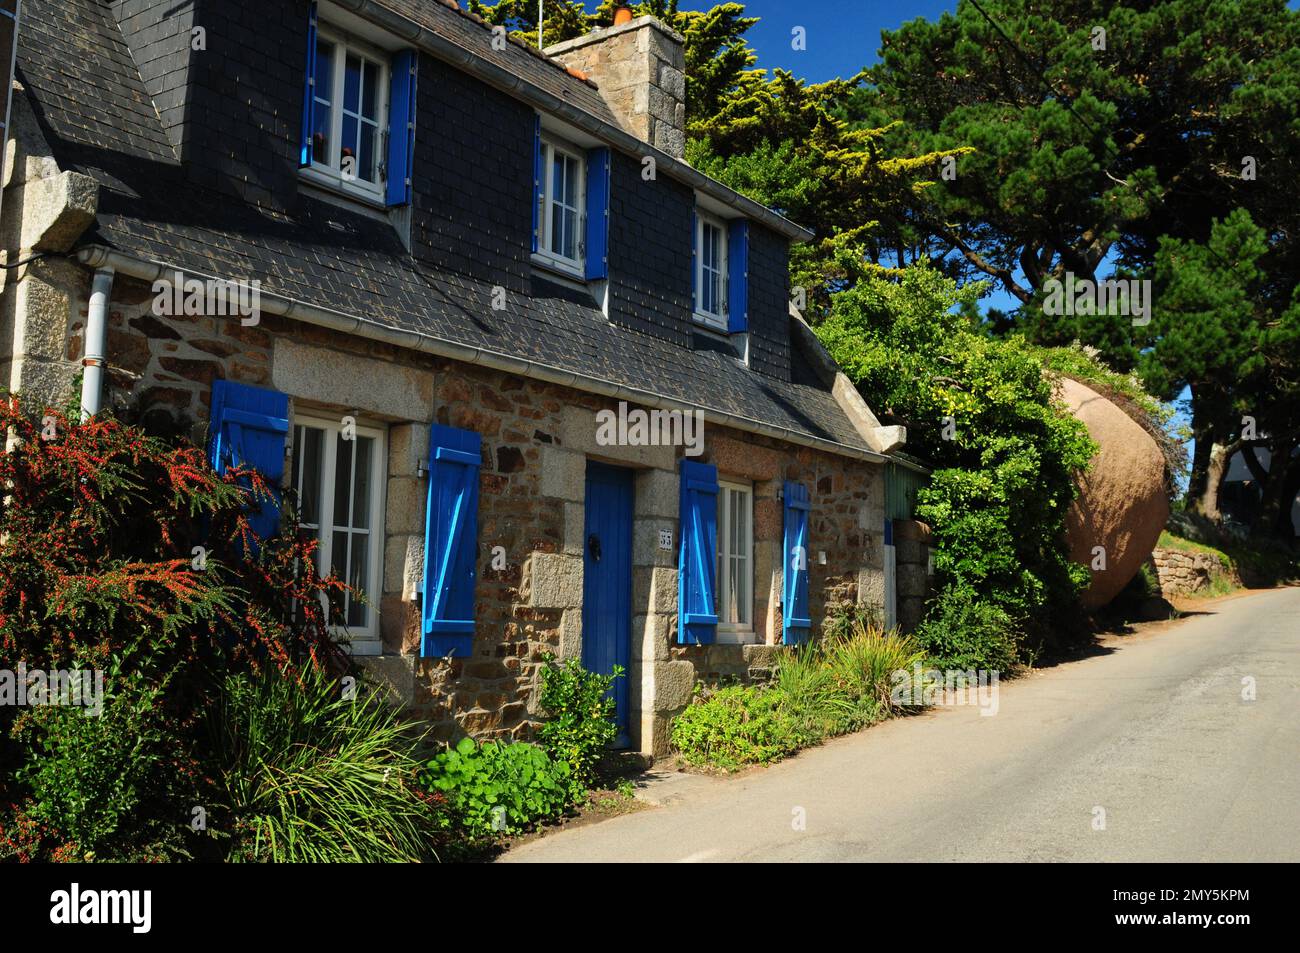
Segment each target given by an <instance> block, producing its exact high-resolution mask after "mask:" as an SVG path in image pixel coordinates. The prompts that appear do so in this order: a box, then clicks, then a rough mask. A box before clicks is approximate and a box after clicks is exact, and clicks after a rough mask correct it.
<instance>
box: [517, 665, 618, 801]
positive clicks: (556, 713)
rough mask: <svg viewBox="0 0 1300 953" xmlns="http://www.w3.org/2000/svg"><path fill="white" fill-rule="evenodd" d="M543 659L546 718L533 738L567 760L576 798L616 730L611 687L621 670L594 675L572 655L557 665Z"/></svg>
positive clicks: (591, 780)
mask: <svg viewBox="0 0 1300 953" xmlns="http://www.w3.org/2000/svg"><path fill="white" fill-rule="evenodd" d="M544 662H545V664H544V666H543V668H542V691H541V698H540V703H541V707H542V710H543V711H544V712H545V713H546V715H547V720H546V721H545V722H543V723H542V726H541V727H540V728H539V729H538V730H537V738H538V741H540V742H541V744H542V747H543V748H545V749H546V752H547V753H548V754H549V755H550V756H551V757H552V758H554V759H555V760H557V761H563V762H565V763H566V764H568V766H569V770H570V779H571V782H572V784H573V785H574V797H575V799H577V798H579V797H581V796H582V794H583V793H585V790H586V788H587V787H590V786H591V785H592V784H594V783H595V781H596V764H597V762H598V760H599V759H600V756H601V755H602V754H603V753H604V751H605V749H606V748H608V747H609V746H610V744H612V743H613V741H614V739H615V738H616V737H617V735H618V725H617V723H616V721H615V705H614V698H613V694H612V690H613V687H614V680H615V679H618V678H623V677H624V672H623V668H622V666H618V665H616V666H615V667H614V673H613V674H612V675H598V674H596V673H595V672H589V671H587V670H586V669H585V668H583V667H582V666H581V665H580V664H579V663H578V662H577V661H576V660H575V659H568V660H566V661H565V662H564V664H562V665H560V664H557V663H556V661H555V659H554V658H552V657H551V656H547V657H546V659H545V660H544Z"/></svg>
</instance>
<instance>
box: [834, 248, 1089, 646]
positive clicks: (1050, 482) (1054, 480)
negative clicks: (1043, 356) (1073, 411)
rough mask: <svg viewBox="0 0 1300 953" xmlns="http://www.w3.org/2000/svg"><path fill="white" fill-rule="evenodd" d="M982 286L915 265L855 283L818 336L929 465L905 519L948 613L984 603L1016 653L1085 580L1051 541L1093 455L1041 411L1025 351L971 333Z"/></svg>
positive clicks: (1035, 370)
mask: <svg viewBox="0 0 1300 953" xmlns="http://www.w3.org/2000/svg"><path fill="white" fill-rule="evenodd" d="M981 290H982V289H981V288H980V286H979V285H967V286H965V287H959V286H958V285H957V283H956V282H955V281H954V280H953V279H951V278H949V277H946V276H944V275H942V274H940V273H939V272H937V271H936V270H934V269H931V268H928V267H925V266H924V265H918V266H913V267H911V268H908V269H907V270H906V271H905V273H904V274H903V276H902V278H901V280H891V279H889V278H885V277H874V278H866V279H864V280H862V281H860V282H858V283H857V285H856V286H855V287H854V288H852V289H851V290H849V291H845V292H843V293H841V294H838V295H836V296H835V299H834V304H833V307H832V311H831V314H830V315H829V317H828V318H827V319H826V321H825V322H824V323H823V324H822V326H821V327H820V328H819V329H818V334H819V336H820V337H821V339H822V341H823V343H825V345H826V347H827V349H828V350H829V351H830V353H831V355H832V356H833V357H834V358H835V359H836V361H837V362H838V363H839V365H840V367H842V368H843V369H844V372H845V374H847V375H848V376H849V378H850V379H851V380H852V381H854V383H855V384H857V386H858V388H859V390H861V391H862V393H864V394H867V395H869V396H870V398H871V401H872V405H873V407H874V408H875V410H876V411H877V413H880V414H883V415H885V416H887V417H888V418H890V419H893V420H896V421H898V422H900V423H903V424H905V425H906V426H907V428H908V444H909V446H910V447H913V448H915V450H916V452H918V453H920V454H921V455H923V456H924V457H925V458H926V459H927V460H929V461H930V462H931V463H932V465H933V467H934V474H933V477H932V479H931V482H930V484H929V485H928V486H927V487H925V488H923V489H922V490H921V492H920V494H919V496H918V507H917V515H918V516H919V517H920V518H921V519H923V520H925V521H926V522H927V523H929V524H930V525H931V526H932V527H934V534H935V540H936V546H935V571H936V573H937V574H938V580H939V586H940V589H941V590H942V591H943V592H944V593H945V594H946V595H947V596H948V604H952V605H957V606H963V605H965V604H968V603H970V602H973V601H982V602H986V603H987V604H988V605H990V606H992V607H994V608H996V609H997V610H1000V612H1001V613H1005V615H1006V617H1007V618H1008V619H1009V620H1010V621H1011V624H1012V625H1013V626H1014V627H1016V629H1017V630H1018V631H1019V633H1020V635H1021V638H1022V640H1023V641H1022V646H1027V645H1029V644H1030V642H1029V640H1030V639H1032V638H1033V637H1035V636H1037V635H1038V634H1039V633H1040V632H1041V631H1042V630H1043V629H1044V628H1045V624H1046V623H1047V622H1048V621H1050V620H1051V619H1052V617H1053V615H1054V614H1055V615H1056V616H1057V617H1058V618H1059V616H1060V610H1062V609H1063V608H1065V607H1069V606H1071V605H1072V604H1073V602H1074V599H1075V597H1076V596H1077V593H1078V591H1079V587H1080V586H1081V585H1083V584H1084V583H1086V581H1087V570H1086V569H1085V568H1084V567H1082V566H1079V565H1077V564H1074V563H1071V562H1070V561H1069V560H1068V559H1067V558H1066V555H1065V552H1064V548H1063V546H1062V532H1063V525H1064V517H1065V512H1066V509H1067V507H1068V506H1069V504H1070V502H1071V500H1073V499H1074V495H1075V492H1076V489H1075V483H1074V478H1075V476H1076V475H1077V474H1078V473H1079V472H1080V470H1082V469H1083V468H1084V467H1085V466H1086V465H1087V463H1088V460H1089V458H1090V457H1091V456H1092V454H1093V453H1094V452H1095V449H1096V445H1095V444H1094V443H1093V442H1092V441H1091V440H1090V439H1089V437H1088V434H1087V431H1086V429H1085V428H1084V426H1083V425H1082V424H1081V423H1080V422H1079V421H1077V420H1076V419H1075V418H1074V417H1072V416H1070V415H1069V414H1068V413H1066V412H1064V411H1063V410H1062V409H1061V408H1060V407H1059V406H1058V405H1057V404H1056V402H1055V401H1054V399H1053V385H1052V381H1051V379H1050V378H1049V377H1047V376H1045V375H1044V374H1043V365H1042V363H1041V361H1040V359H1039V357H1038V356H1037V355H1036V354H1035V353H1034V350H1033V349H1032V348H1031V347H1030V346H1029V345H1027V344H1026V343H1025V342H1024V341H1023V340H1022V339H1020V338H1016V337H1013V338H1008V339H998V338H993V337H990V336H989V335H987V334H986V333H984V331H983V330H982V328H981V327H980V325H979V322H978V319H977V318H976V317H975V314H974V305H975V301H976V299H977V297H978V295H979V293H980V291H981Z"/></svg>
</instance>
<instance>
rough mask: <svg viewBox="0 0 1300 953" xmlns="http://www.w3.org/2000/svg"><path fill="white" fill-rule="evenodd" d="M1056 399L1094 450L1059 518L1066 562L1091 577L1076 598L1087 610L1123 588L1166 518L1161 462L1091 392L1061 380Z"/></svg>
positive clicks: (1152, 445)
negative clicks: (1066, 547)
mask: <svg viewBox="0 0 1300 953" xmlns="http://www.w3.org/2000/svg"><path fill="white" fill-rule="evenodd" d="M1061 397H1062V399H1063V400H1064V402H1065V404H1066V406H1067V407H1069V409H1070V412H1071V413H1073V414H1074V416H1075V417H1077V418H1079V420H1081V421H1083V423H1084V426H1086V427H1087V428H1088V433H1089V434H1091V435H1092V439H1093V440H1095V441H1096V442H1097V445H1098V447H1100V449H1099V450H1098V451H1097V455H1096V456H1095V457H1093V458H1092V466H1091V468H1090V469H1089V470H1088V472H1087V473H1084V474H1082V475H1081V476H1080V478H1079V496H1078V498H1077V499H1076V500H1075V501H1074V503H1073V504H1072V505H1071V507H1070V510H1069V512H1068V513H1067V514H1066V517H1065V533H1066V542H1067V544H1068V545H1069V550H1070V558H1071V559H1073V560H1074V561H1075V562H1077V563H1081V564H1082V565H1084V566H1087V567H1088V568H1089V570H1090V571H1091V572H1092V584H1091V585H1090V586H1089V587H1088V590H1087V591H1086V592H1085V593H1084V595H1083V604H1084V606H1085V607H1087V608H1090V609H1091V608H1097V607H1099V606H1104V605H1106V603H1108V602H1110V600H1111V599H1113V598H1115V596H1117V595H1118V594H1119V592H1120V590H1121V589H1123V588H1124V587H1125V586H1126V585H1128V582H1129V580H1130V579H1132V578H1133V577H1134V576H1135V575H1136V574H1137V572H1138V570H1139V569H1140V568H1141V567H1142V563H1143V562H1145V561H1146V558H1147V557H1148V556H1150V555H1151V550H1152V549H1154V548H1155V545H1156V541H1157V540H1158V539H1159V538H1160V530H1161V529H1163V528H1164V525H1165V520H1166V519H1167V518H1168V517H1169V498H1168V496H1167V495H1166V494H1165V459H1164V456H1163V454H1161V452H1160V448H1159V447H1158V446H1157V445H1156V442H1155V440H1153V439H1152V438H1151V436H1150V434H1148V433H1147V432H1146V431H1145V430H1143V429H1142V428H1141V427H1140V426H1139V425H1138V424H1137V423H1135V422H1134V421H1133V419H1132V418H1131V417H1129V416H1128V414H1126V413H1124V411H1122V410H1120V409H1119V407H1117V406H1115V404H1113V403H1111V402H1110V401H1109V400H1107V399H1106V398H1105V397H1103V396H1101V395H1100V394H1098V393H1097V392H1096V391H1094V390H1092V389H1091V388H1089V387H1085V386H1084V385H1083V384H1080V383H1078V382H1077V381H1072V380H1068V379H1066V380H1064V381H1062V386H1061ZM1098 546H1100V547H1102V551H1103V552H1104V560H1103V559H1100V558H1098V554H1097V549H1096V547H1098ZM1103 565H1104V567H1105V568H1098V567H1100V566H1103Z"/></svg>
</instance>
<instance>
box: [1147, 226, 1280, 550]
mask: <svg viewBox="0 0 1300 953" xmlns="http://www.w3.org/2000/svg"><path fill="white" fill-rule="evenodd" d="M1269 253H1270V246H1269V242H1268V238H1267V235H1266V234H1265V231H1264V229H1262V228H1260V227H1259V226H1258V225H1256V224H1255V223H1254V222H1253V221H1252V220H1251V216H1250V213H1249V212H1248V211H1246V210H1245V209H1237V210H1236V211H1234V212H1232V213H1231V214H1229V215H1228V216H1227V217H1226V218H1224V219H1223V220H1222V221H1216V222H1215V223H1214V224H1213V227H1212V230H1211V233H1210V238H1209V240H1208V241H1207V242H1203V243H1202V242H1189V241H1183V240H1180V239H1177V238H1164V239H1162V240H1161V242H1160V246H1159V248H1158V250H1157V252H1156V256H1155V265H1154V268H1153V270H1152V271H1153V274H1154V281H1155V288H1156V295H1157V300H1158V301H1159V302H1160V307H1159V308H1158V309H1156V311H1155V313H1154V314H1153V318H1152V323H1151V326H1150V329H1149V330H1150V332H1151V335H1150V346H1149V348H1148V349H1147V351H1146V352H1145V353H1144V354H1143V355H1142V362H1141V368H1142V372H1143V375H1144V376H1145V379H1146V380H1147V381H1148V383H1149V384H1150V386H1151V387H1152V388H1153V389H1154V390H1156V392H1157V393H1160V394H1162V395H1163V396H1165V397H1173V396H1175V395H1176V394H1177V393H1179V392H1180V391H1181V390H1182V389H1183V388H1184V387H1187V388H1189V389H1190V391H1191V409H1192V432H1193V436H1194V437H1195V438H1196V460H1195V461H1194V465H1193V476H1192V484H1191V486H1190V487H1189V495H1190V496H1191V498H1192V499H1193V500H1197V501H1200V503H1201V505H1200V506H1199V507H1198V508H1199V509H1200V510H1201V511H1202V512H1207V511H1208V512H1209V513H1210V514H1213V511H1214V509H1215V503H1214V500H1215V496H1216V493H1215V491H1216V490H1217V481H1218V480H1219V479H1221V477H1222V471H1223V469H1224V467H1225V466H1226V464H1227V461H1228V459H1229V458H1230V457H1231V455H1232V454H1233V453H1235V452H1237V451H1238V450H1241V451H1243V452H1244V455H1245V459H1246V461H1247V464H1248V465H1249V466H1250V468H1251V469H1252V471H1253V475H1254V477H1255V479H1256V480H1258V481H1259V482H1260V484H1261V485H1262V487H1263V492H1264V500H1263V503H1264V506H1263V507H1262V510H1261V514H1260V518H1259V520H1258V521H1257V524H1256V527H1255V529H1256V532H1257V533H1258V534H1259V535H1269V534H1273V533H1274V532H1277V533H1278V534H1279V535H1283V536H1289V535H1290V529H1291V527H1290V515H1289V512H1288V511H1289V508H1290V507H1289V505H1284V504H1285V503H1287V501H1289V500H1290V499H1293V498H1294V497H1295V494H1296V492H1297V490H1298V489H1300V460H1296V459H1293V452H1294V450H1295V448H1296V446H1297V444H1298V443H1300V285H1297V286H1294V287H1293V290H1292V298H1291V300H1290V301H1287V302H1285V303H1282V302H1278V300H1277V297H1276V296H1275V295H1274V294H1273V293H1271V292H1270V290H1269V288H1268V287H1267V284H1268V282H1269V281H1270V280H1271V277H1270V275H1268V274H1267V273H1266V271H1265V270H1264V267H1263V263H1264V262H1265V261H1266V260H1267V258H1268V256H1269ZM1261 447H1263V448H1267V449H1268V450H1269V452H1270V454H1271V458H1272V460H1273V465H1272V466H1271V467H1269V468H1268V469H1265V468H1264V467H1263V466H1262V464H1261V463H1260V461H1259V458H1258V457H1257V453H1256V451H1257V449H1258V448H1261Z"/></svg>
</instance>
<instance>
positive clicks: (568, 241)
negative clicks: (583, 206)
mask: <svg viewBox="0 0 1300 953" xmlns="http://www.w3.org/2000/svg"><path fill="white" fill-rule="evenodd" d="M560 218H561V219H562V220H563V221H564V242H563V244H561V245H560V248H559V252H560V254H561V255H563V256H564V257H565V258H577V257H578V213H577V212H575V211H574V210H573V209H571V208H566V209H564V210H563V212H562V213H561V215H560Z"/></svg>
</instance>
